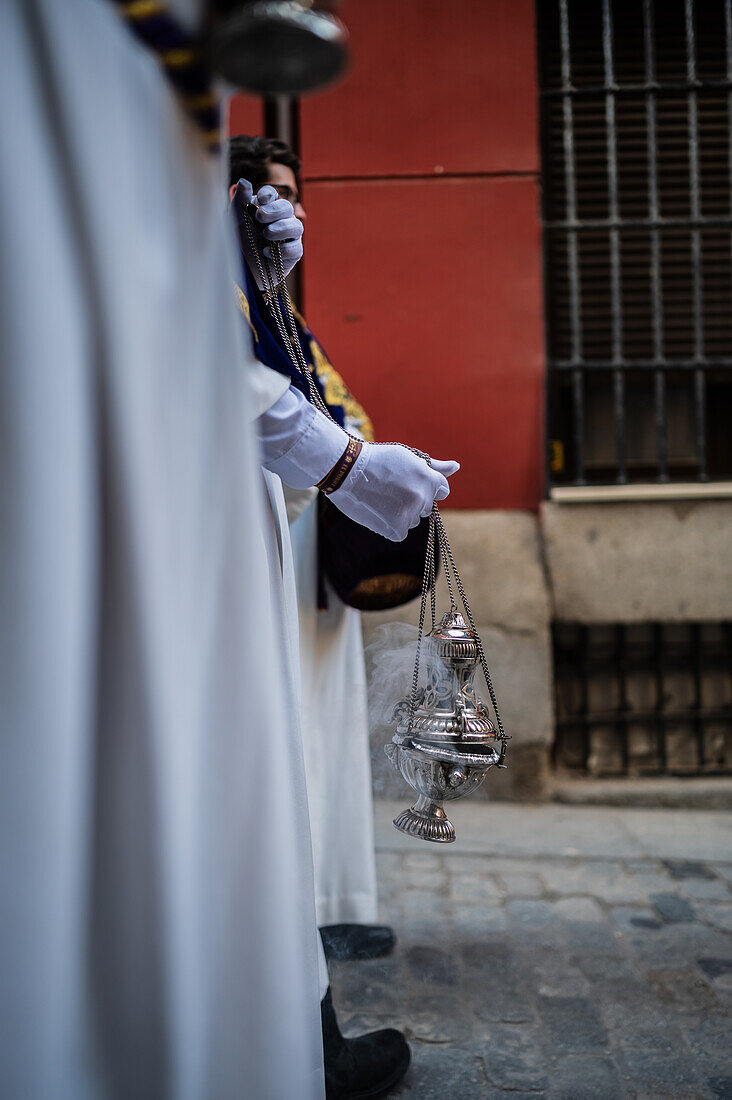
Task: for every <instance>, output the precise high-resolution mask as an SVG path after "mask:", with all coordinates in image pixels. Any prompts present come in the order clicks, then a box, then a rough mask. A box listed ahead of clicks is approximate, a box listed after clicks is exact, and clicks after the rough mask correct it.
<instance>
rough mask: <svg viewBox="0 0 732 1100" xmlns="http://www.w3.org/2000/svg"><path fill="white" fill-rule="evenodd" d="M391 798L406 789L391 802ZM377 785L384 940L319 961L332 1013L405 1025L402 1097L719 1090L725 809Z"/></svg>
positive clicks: (608, 1096) (611, 1097) (730, 1001)
mask: <svg viewBox="0 0 732 1100" xmlns="http://www.w3.org/2000/svg"><path fill="white" fill-rule="evenodd" d="M405 804H406V803H405ZM399 808H401V807H399V806H397V805H396V804H392V803H383V802H382V803H377V808H376V815H377V848H378V869H379V888H380V897H381V906H382V917H383V919H384V920H385V921H386V922H387V923H390V924H392V925H393V926H394V928H395V930H396V932H397V936H398V938H399V942H398V945H397V948H396V951H395V953H394V955H393V956H391V957H389V958H387V959H383V960H376V961H373V962H366V963H340V964H336V965H332V966H331V977H332V985H333V990H334V998H335V1002H336V1007H337V1009H338V1011H339V1015H340V1017H341V1021H342V1024H343V1027H344V1031H346V1032H347V1033H351V1034H353V1033H355V1032H357V1031H363V1030H368V1029H371V1028H374V1027H382V1026H395V1027H401V1028H403V1029H405V1030H406V1032H407V1035H408V1038H409V1040H410V1043H411V1045H412V1052H413V1061H412V1066H411V1068H410V1071H409V1074H408V1075H407V1077H406V1079H405V1081H404V1082H403V1083H402V1085H401V1086H400V1087H399V1088H397V1089H396V1090H394V1091H393V1092H392V1093H391V1094H390V1095H391V1096H393V1097H395V1098H396V1097H399V1098H403V1100H407V1098H409V1100H412V1098H413V1100H437V1098H440V1100H443V1098H449V1100H494V1098H498V1097H509V1096H516V1095H521V1094H523V1093H526V1094H528V1095H530V1096H532V1097H548V1098H552V1100H554V1098H557V1100H575V1098H576V1100H592V1098H602V1100H620V1098H626V1097H628V1098H637V1100H645V1098H651V1097H653V1098H661V1097H664V1098H665V1097H668V1098H673V1100H681V1098H695V1100H696V1098H717V1100H720V1098H723V1097H730V1098H732V1027H730V1019H731V1017H732V815H731V814H728V813H723V812H704V811H688V810H627V809H626V810H622V809H609V808H588V807H567V806H564V807H560V806H555V805H548V806H528V807H527V806H520V805H516V804H503V805H500V804H493V805H491V804H486V803H478V802H474V803H472V804H468V803H461V804H460V805H459V806H455V804H453V809H454V812H452V813H451V817H452V819H453V821H454V823H455V826H456V829H457V833H458V839H457V842H456V843H455V844H453V845H450V846H446V847H444V848H441V847H439V846H436V845H434V846H433V845H427V844H424V843H420V842H419V841H416V840H412V839H411V838H408V837H403V836H402V835H401V834H399V833H397V832H396V830H395V829H393V828H392V826H391V818H392V817H393V815H394V812H395V811H396V810H397V809H399Z"/></svg>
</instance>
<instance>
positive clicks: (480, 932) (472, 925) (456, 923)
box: [452, 901, 507, 941]
mask: <svg viewBox="0 0 732 1100" xmlns="http://www.w3.org/2000/svg"><path fill="white" fill-rule="evenodd" d="M506 925H507V918H506V913H505V910H504V909H503V907H502V906H499V905H497V904H496V903H495V902H491V901H488V902H484V903H483V904H482V905H476V904H467V903H466V904H465V905H460V906H459V907H457V908H456V909H455V910H454V911H453V916H452V930H453V934H454V935H455V937H456V939H458V940H473V939H482V940H484V941H488V940H490V938H491V937H492V936H495V935H496V934H497V933H499V932H502V931H503V930H504V929H505V928H506Z"/></svg>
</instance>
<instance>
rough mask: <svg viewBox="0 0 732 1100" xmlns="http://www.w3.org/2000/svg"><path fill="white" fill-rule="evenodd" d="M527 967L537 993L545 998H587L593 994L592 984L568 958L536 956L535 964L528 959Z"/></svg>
mask: <svg viewBox="0 0 732 1100" xmlns="http://www.w3.org/2000/svg"><path fill="white" fill-rule="evenodd" d="M526 967H527V971H528V973H529V974H530V975H531V979H532V981H533V984H534V987H535V989H536V991H537V993H539V994H540V995H541V996H543V997H586V996H589V995H590V993H591V985H590V982H589V981H588V980H587V978H586V977H585V975H584V974H583V973H582V971H581V970H580V969H579V968H578V967H577V966H575V965H573V964H572V963H571V962H570V961H569V960H568V959H567V957H566V956H563V955H559V954H558V953H552V954H545V955H542V956H540V957H539V958H536V956H534V958H533V963H532V962H531V961H529V960H528V959H527V962H526Z"/></svg>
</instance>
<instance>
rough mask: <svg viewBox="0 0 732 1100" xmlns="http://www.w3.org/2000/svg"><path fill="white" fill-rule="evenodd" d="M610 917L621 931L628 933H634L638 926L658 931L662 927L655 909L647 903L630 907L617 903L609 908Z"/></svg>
mask: <svg viewBox="0 0 732 1100" xmlns="http://www.w3.org/2000/svg"><path fill="white" fill-rule="evenodd" d="M610 919H611V920H612V921H613V923H614V924H616V925H617V927H618V928H619V929H620V931H621V932H624V933H628V934H630V935H633V934H636V933H637V932H638V929H639V928H642V929H644V930H646V931H659V930H660V929H661V927H662V924H661V921H660V920H659V919H658V917H657V915H656V912H655V910H653V909H651V908H650V906H647V905H636V906H633V907H632V908H631V907H630V906H626V905H617V906H615V907H614V908H613V909H611V910H610Z"/></svg>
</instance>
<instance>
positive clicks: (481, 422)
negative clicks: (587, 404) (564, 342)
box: [230, 0, 544, 508]
mask: <svg viewBox="0 0 732 1100" xmlns="http://www.w3.org/2000/svg"><path fill="white" fill-rule="evenodd" d="M342 15H343V18H344V20H345V22H346V24H347V25H348V28H349V31H350V34H351V46H352V68H351V71H350V73H349V75H348V76H347V77H346V79H345V80H344V81H342V82H341V83H340V84H338V85H337V86H336V87H335V88H334V89H332V90H331V91H328V92H326V93H323V94H320V95H316V96H310V97H308V98H306V99H303V100H302V102H301V107H300V146H301V153H302V156H303V161H304V178H305V187H304V198H305V204H306V207H307V210H308V216H309V218H308V224H307V228H306V236H305V261H304V292H305V303H304V304H305V309H306V312H307V316H308V320H309V322H310V324H311V325H312V327H313V329H314V330H315V332H316V333H317V334H318V336H319V338H320V339H321V340H322V342H323V344H324V345H325V347H326V348H327V350H328V352H329V355H330V357H331V359H332V360H333V362H334V364H335V365H336V367H337V368H338V369H339V370H340V371H341V373H342V374H343V375H344V377H345V378H346V380H347V382H348V383H349V385H350V386H351V388H352V389H353V391H354V392H355V393H356V395H357V396H358V397H359V398H360V399H361V400H362V401H363V403H364V405H365V406H366V407H367V409H368V411H369V413H370V414H371V416H372V418H373V419H374V422H375V426H376V431H377V434H378V436H379V438H381V439H400V440H404V441H405V442H409V443H412V444H414V445H416V446H419V447H420V448H422V449H424V450H428V451H430V453H432V454H434V455H435V456H436V457H439V458H453V457H454V458H458V459H459V460H460V461H461V463H462V470H461V471H460V473H459V474H457V475H456V476H455V477H454V478H453V479H452V482H451V484H452V494H451V496H450V499H449V501H448V504H449V505H452V506H453V507H462V508H535V507H536V506H537V505H538V502H539V499H540V497H541V493H542V483H543V473H542V468H543V437H542V431H543V428H542V425H543V400H544V397H543V376H544V362H543V336H542V315H543V308H542V286H541V239H540V228H539V195H538V171H539V158H538V146H537V132H536V131H537V123H536V100H537V93H536V76H535V48H534V23H533V0H450V3H445V0H368V2H367V0H346V3H344V5H343V11H342ZM257 123H259V125H257ZM261 126H262V115H261V107H259V104H258V103H257V101H256V100H252V99H248V98H246V97H243V98H242V97H238V98H237V100H236V101H235V102H234V105H233V106H232V113H231V120H230V128H231V132H241V131H247V130H248V131H249V132H257V130H259V131H260V132H261Z"/></svg>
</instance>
